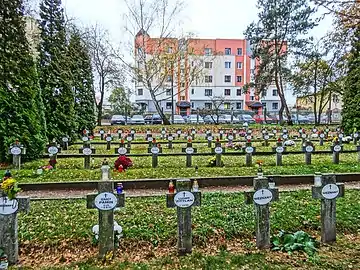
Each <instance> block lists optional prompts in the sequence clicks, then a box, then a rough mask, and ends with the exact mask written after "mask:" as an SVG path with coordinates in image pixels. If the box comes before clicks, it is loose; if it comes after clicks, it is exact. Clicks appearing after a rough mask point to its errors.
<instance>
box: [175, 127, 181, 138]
mask: <svg viewBox="0 0 360 270" xmlns="http://www.w3.org/2000/svg"><path fill="white" fill-rule="evenodd" d="M176 134H177V136H178V139H179V138H180V137H181V129H178V130H177V131H176Z"/></svg>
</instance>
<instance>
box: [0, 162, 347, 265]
mask: <svg viewBox="0 0 360 270" xmlns="http://www.w3.org/2000/svg"><path fill="white" fill-rule="evenodd" d="M104 167H105V168H107V169H109V168H108V166H106V165H104ZM194 181H195V180H194ZM171 183H172V182H171ZM270 183H273V182H269V180H268V178H266V177H264V176H262V175H258V177H256V178H254V190H253V191H246V192H245V193H244V194H245V203H247V204H253V205H254V213H255V232H256V246H257V247H258V248H269V247H270V209H269V204H270V203H271V202H273V201H277V200H279V191H278V189H277V188H276V187H275V186H274V184H272V185H270ZM0 195H1V196H0V247H3V248H4V250H5V253H6V254H7V256H8V261H9V263H10V264H16V263H17V261H18V236H17V235H18V231H17V213H18V212H19V211H28V210H29V205H30V199H29V198H28V197H17V198H16V199H13V200H10V199H9V198H7V197H6V196H5V194H3V193H2V194H0ZM342 196H344V185H343V184H342V183H336V177H335V175H331V174H323V175H316V176H315V180H314V186H312V197H313V198H314V199H320V200H321V241H322V242H325V243H328V242H333V241H335V240H336V199H337V198H339V197H342ZM166 205H167V207H169V208H176V212H177V232H178V233H177V235H178V242H177V248H178V252H179V254H180V255H183V254H186V253H190V252H191V251H192V220H191V208H192V207H193V206H200V205H201V192H199V190H198V188H195V182H194V183H193V184H192V182H191V180H190V179H179V180H176V191H175V189H174V187H172V188H171V189H170V186H169V193H167V195H166ZM124 206H125V194H124V193H123V192H121V193H114V183H113V182H112V181H110V179H109V172H106V170H102V181H100V182H99V183H98V193H96V194H95V193H93V194H89V195H88V196H87V208H89V209H97V210H98V212H99V257H100V258H104V257H107V256H109V254H114V250H115V245H114V209H115V208H119V207H124Z"/></svg>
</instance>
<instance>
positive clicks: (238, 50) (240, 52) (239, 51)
mask: <svg viewBox="0 0 360 270" xmlns="http://www.w3.org/2000/svg"><path fill="white" fill-rule="evenodd" d="M242 53H243V51H242V48H237V55H240V56H241V55H242Z"/></svg>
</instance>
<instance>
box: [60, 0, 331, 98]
mask: <svg viewBox="0 0 360 270" xmlns="http://www.w3.org/2000/svg"><path fill="white" fill-rule="evenodd" d="M170 1H171V0H170ZM256 2H257V1H256V0H187V3H186V5H185V8H184V11H183V13H182V14H181V16H182V22H183V25H182V28H183V30H184V32H192V33H194V34H195V35H196V36H197V37H200V38H224V39H226V38H229V39H231V38H244V34H243V33H244V31H245V29H246V27H247V26H248V25H249V24H250V23H251V22H253V21H256V20H257V12H258V10H257V7H256ZM63 4H64V6H65V12H66V14H67V16H68V17H70V18H75V23H76V24H78V25H81V26H89V25H94V24H99V25H101V26H103V27H104V28H105V29H107V30H109V32H110V34H111V38H112V39H113V41H114V42H115V43H117V42H119V41H121V40H123V38H124V36H125V30H124V26H125V23H126V22H125V19H124V16H123V14H124V12H126V6H125V4H124V1H123V0H63ZM331 21H332V18H331V17H325V19H324V20H323V21H322V22H321V24H320V25H319V26H318V27H316V28H315V29H313V30H312V32H311V35H313V36H314V37H315V38H321V37H322V36H324V35H325V33H326V32H327V31H329V30H330V29H331ZM287 96H288V97H287V99H288V101H289V103H290V104H291V103H292V104H293V103H294V102H295V98H294V97H293V96H292V93H290V92H289V93H288V95H287Z"/></svg>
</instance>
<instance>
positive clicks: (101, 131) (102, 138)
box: [100, 129, 105, 141]
mask: <svg viewBox="0 0 360 270" xmlns="http://www.w3.org/2000/svg"><path fill="white" fill-rule="evenodd" d="M104 134H105V131H104V130H103V129H100V140H102V141H103V140H104Z"/></svg>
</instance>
